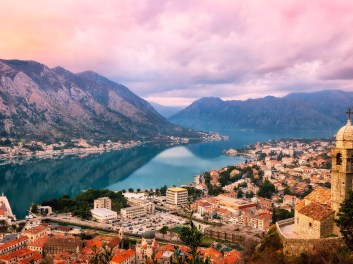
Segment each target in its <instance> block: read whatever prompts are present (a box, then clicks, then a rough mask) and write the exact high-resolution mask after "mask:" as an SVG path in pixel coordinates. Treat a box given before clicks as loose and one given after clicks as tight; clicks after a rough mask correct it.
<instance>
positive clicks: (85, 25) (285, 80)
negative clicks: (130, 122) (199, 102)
mask: <svg viewBox="0 0 353 264" xmlns="http://www.w3.org/2000/svg"><path fill="white" fill-rule="evenodd" d="M352 14H353V1H352V0H346V1H343V0H334V1H333V0H327V1H326V0H320V1H319V0H310V1H308V0H303V1H301V0H293V1H289V0H288V1H287V0H277V1H274V0H266V1H263V0H257V1H252V0H246V1H244V0H229V1H227V0H213V1H211V0H185V1H182V0H175V1H167V0H166V1H163V0H150V1H149V0H126V1H125V0H111V1H109V0H99V1H98V0H97V1H90V0H57V1H54V0H42V1H38V0H31V1H28V0H16V1H10V0H8V1H7V0H0V57H2V58H4V59H25V60H37V61H40V62H42V63H44V64H47V65H48V66H50V67H54V66H57V65H61V66H63V67H65V68H67V69H68V70H71V71H73V72H79V71H84V70H87V69H90V70H94V71H97V72H98V73H101V74H103V75H105V76H107V77H109V78H111V79H113V80H115V81H117V82H120V83H122V84H125V85H126V86H128V87H129V88H130V89H131V90H132V91H134V92H135V93H137V94H138V95H140V96H142V97H143V98H145V99H147V100H150V101H154V102H159V103H161V104H164V105H186V104H189V103H190V102H192V101H194V100H195V99H198V98H200V97H203V96H218V97H221V98H223V99H246V98H257V97H262V96H266V95H275V96H282V95H285V94H288V93H290V92H293V91H303V92H306V91H317V90H323V89H342V90H350V91H353V82H352V78H353V33H352V29H353V15H352Z"/></svg>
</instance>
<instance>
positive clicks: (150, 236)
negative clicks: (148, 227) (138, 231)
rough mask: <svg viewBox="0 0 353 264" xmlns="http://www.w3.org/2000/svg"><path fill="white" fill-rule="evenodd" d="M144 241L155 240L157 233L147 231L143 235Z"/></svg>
mask: <svg viewBox="0 0 353 264" xmlns="http://www.w3.org/2000/svg"><path fill="white" fill-rule="evenodd" d="M142 237H143V238H144V239H154V238H155V237H156V232H154V231H146V232H144V233H143V234H142Z"/></svg>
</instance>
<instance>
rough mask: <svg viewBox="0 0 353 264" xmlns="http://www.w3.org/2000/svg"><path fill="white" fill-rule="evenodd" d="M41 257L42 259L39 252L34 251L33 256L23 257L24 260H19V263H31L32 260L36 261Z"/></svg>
mask: <svg viewBox="0 0 353 264" xmlns="http://www.w3.org/2000/svg"><path fill="white" fill-rule="evenodd" d="M41 259H42V255H41V254H40V253H39V252H37V251H34V252H33V255H32V256H31V257H29V258H26V259H23V260H21V261H19V262H17V264H30V263H31V261H34V262H35V261H39V260H41Z"/></svg>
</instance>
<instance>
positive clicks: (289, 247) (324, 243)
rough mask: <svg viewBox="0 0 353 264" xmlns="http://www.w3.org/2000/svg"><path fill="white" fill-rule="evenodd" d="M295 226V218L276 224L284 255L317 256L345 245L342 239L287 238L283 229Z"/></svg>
mask: <svg viewBox="0 0 353 264" xmlns="http://www.w3.org/2000/svg"><path fill="white" fill-rule="evenodd" d="M288 224H294V218H291V219H286V220H283V221H279V222H277V223H276V227H277V231H278V234H279V236H280V238H281V241H282V243H283V253H284V254H285V255H290V256H299V255H300V254H301V253H304V252H305V253H307V254H315V253H319V252H322V251H323V250H328V249H331V248H336V247H338V246H342V245H343V244H344V241H343V238H342V237H329V238H319V239H305V238H287V237H286V236H285V235H284V234H283V233H282V231H281V227H282V226H285V225H288Z"/></svg>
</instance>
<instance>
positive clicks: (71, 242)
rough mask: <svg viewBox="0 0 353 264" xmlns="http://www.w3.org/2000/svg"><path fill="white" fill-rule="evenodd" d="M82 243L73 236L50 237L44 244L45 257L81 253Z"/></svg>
mask: <svg viewBox="0 0 353 264" xmlns="http://www.w3.org/2000/svg"><path fill="white" fill-rule="evenodd" d="M81 249H82V241H81V239H79V238H78V237H73V236H53V237H49V238H48V239H47V240H46V241H45V244H44V255H55V254H57V253H61V252H65V251H66V252H70V253H80V251H81Z"/></svg>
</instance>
